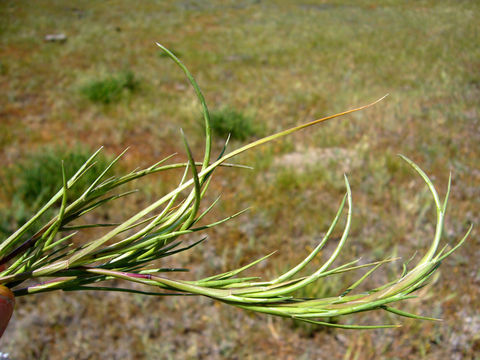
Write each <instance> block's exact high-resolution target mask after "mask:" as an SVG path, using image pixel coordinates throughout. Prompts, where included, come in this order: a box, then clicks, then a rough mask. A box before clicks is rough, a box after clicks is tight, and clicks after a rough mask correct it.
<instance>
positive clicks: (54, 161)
mask: <svg viewBox="0 0 480 360" xmlns="http://www.w3.org/2000/svg"><path fill="white" fill-rule="evenodd" d="M90 156H91V153H90V152H89V150H87V149H85V148H81V147H75V148H72V149H65V148H62V147H54V148H52V147H47V148H41V149H37V150H36V151H35V152H34V153H31V154H29V155H27V156H26V157H25V159H24V160H23V161H21V162H20V163H17V164H16V165H15V166H14V167H13V168H11V169H10V171H9V173H7V174H6V175H5V176H6V177H7V178H8V179H10V180H11V181H10V183H11V185H10V187H11V189H10V193H12V194H14V195H15V196H16V197H18V198H20V199H21V200H22V201H23V202H24V203H25V204H29V205H30V206H32V204H35V203H38V204H42V203H45V202H46V201H48V199H50V198H51V197H52V196H53V195H54V194H55V192H56V191H57V190H58V189H59V188H61V187H62V172H61V166H60V165H61V163H62V161H63V162H64V169H65V175H66V176H67V177H68V178H70V177H72V176H73V174H74V173H75V172H76V171H77V170H78V169H79V168H80V167H81V166H82V165H83V164H84V163H85V162H86V161H87V160H88V158H90ZM109 161H110V160H109V159H107V158H106V157H105V156H104V155H103V154H100V156H98V157H97V159H96V162H95V164H93V165H92V167H91V169H90V171H89V172H88V173H87V174H85V176H84V177H83V178H82V179H80V180H79V181H78V183H77V184H76V185H75V187H73V188H72V189H71V190H70V194H71V196H72V197H79V196H80V195H81V193H82V192H83V191H85V190H86V188H87V186H88V184H91V183H92V182H93V181H94V180H95V179H96V178H97V177H98V176H99V175H100V174H101V172H102V171H103V169H104V168H105V166H106V165H107V164H108V163H109Z"/></svg>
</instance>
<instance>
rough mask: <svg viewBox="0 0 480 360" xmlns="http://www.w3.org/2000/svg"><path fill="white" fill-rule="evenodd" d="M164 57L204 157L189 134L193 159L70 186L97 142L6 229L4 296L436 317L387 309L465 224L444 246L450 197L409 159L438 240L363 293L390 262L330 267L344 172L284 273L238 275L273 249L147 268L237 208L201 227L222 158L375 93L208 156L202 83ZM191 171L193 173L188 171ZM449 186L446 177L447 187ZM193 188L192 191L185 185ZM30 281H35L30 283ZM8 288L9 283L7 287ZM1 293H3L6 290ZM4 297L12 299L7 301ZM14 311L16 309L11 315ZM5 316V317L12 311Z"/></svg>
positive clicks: (294, 314)
mask: <svg viewBox="0 0 480 360" xmlns="http://www.w3.org/2000/svg"><path fill="white" fill-rule="evenodd" d="M158 46H159V47H161V48H162V49H163V50H164V51H165V52H166V53H167V54H168V56H169V57H170V58H171V59H172V60H173V61H174V62H175V63H176V64H177V65H178V66H179V67H180V68H181V69H182V70H183V71H184V73H185V75H186V76H187V78H188V80H189V81H190V83H191V84H192V86H193V88H194V90H195V92H196V95H197V97H198V99H199V101H200V103H201V105H202V108H203V116H204V121H205V139H206V142H205V153H204V156H203V160H202V161H201V162H197V161H195V159H194V156H193V154H192V152H191V150H190V147H189V145H188V142H187V140H186V138H185V136H184V135H183V133H182V136H183V142H184V146H185V151H186V154H187V157H188V161H187V162H185V163H169V161H170V160H171V158H172V156H169V157H167V158H165V159H163V160H161V161H159V162H158V163H156V164H154V165H152V166H150V167H148V168H146V169H142V170H135V171H132V172H131V173H128V174H126V175H123V176H118V177H117V176H114V177H110V178H107V174H108V172H109V170H110V169H111V168H112V167H113V166H114V165H115V164H116V163H117V162H118V161H119V159H120V158H121V156H122V155H123V153H122V154H121V155H120V156H118V157H117V158H116V159H115V160H113V161H112V162H111V163H110V164H108V165H107V166H106V168H105V169H104V171H103V172H102V173H101V174H100V175H99V176H98V177H97V178H96V179H95V180H93V181H92V182H91V183H90V184H89V185H88V187H87V189H86V190H85V191H84V192H83V193H80V195H76V196H73V195H72V194H73V191H72V189H74V188H75V185H76V184H77V182H78V181H79V179H81V178H82V177H84V176H85V174H86V173H87V172H88V171H89V170H90V169H91V167H92V165H93V164H94V162H95V159H96V157H97V156H98V154H99V152H100V150H98V151H97V152H96V153H95V154H93V155H92V156H91V157H90V158H89V159H88V160H87V161H86V162H85V163H84V164H83V165H82V166H81V167H80V168H79V169H78V171H77V172H76V173H75V175H73V176H72V177H71V178H70V179H67V177H66V174H65V170H64V168H63V164H62V166H61V167H60V166H59V170H61V172H60V171H59V173H60V174H61V175H62V179H63V180H62V183H63V186H62V187H61V189H59V190H58V192H57V193H56V194H55V195H54V196H53V197H52V198H51V199H50V200H49V201H48V202H47V203H46V204H45V205H44V206H43V207H42V208H41V209H40V210H39V211H38V212H37V213H36V214H35V215H34V216H33V217H32V218H31V219H30V220H29V221H28V222H27V223H25V224H24V225H23V226H21V227H20V228H19V229H18V230H17V231H16V232H15V233H13V234H12V235H11V236H10V237H8V238H7V239H5V240H3V241H2V242H1V243H0V264H8V267H7V268H6V269H4V270H3V271H0V285H2V289H3V291H4V293H3V294H4V296H6V299H9V298H11V299H13V297H12V296H11V293H9V292H8V291H10V290H9V289H11V290H12V293H13V294H14V295H15V296H25V295H31V294H36V293H41V292H48V291H56V290H63V291H91V290H97V291H98V290H105V291H123V292H131V293H141V294H148V295H158V296H161V295H171V294H190V295H203V296H207V297H210V298H212V299H215V300H218V301H221V302H224V303H226V304H229V305H233V306H236V307H239V308H242V309H246V310H252V311H256V312H262V313H266V314H271V315H277V316H282V317H289V318H295V319H298V320H301V321H305V322H310V323H315V324H321V325H325V326H334V327H340V328H350V329H371V328H382V327H395V326H397V325H372V326H363V325H342V324H337V323H331V322H328V320H327V319H329V318H331V317H340V316H343V315H349V314H353V313H357V312H362V311H370V310H377V309H380V310H386V311H389V312H392V313H395V314H398V315H401V316H407V317H413V318H417V319H426V320H434V319H431V318H425V317H421V316H417V315H413V314H409V313H406V312H404V311H401V310H398V309H395V308H392V307H390V304H391V303H394V302H398V301H401V300H406V299H409V298H412V297H414V296H413V295H411V294H412V293H413V292H415V291H416V290H418V289H419V288H420V287H422V286H424V285H425V283H426V281H427V280H428V279H429V278H430V276H431V275H432V274H433V273H434V271H435V270H436V269H437V268H438V266H439V265H440V262H441V261H442V260H443V259H444V258H445V257H447V256H448V255H450V254H451V253H452V252H453V251H454V250H455V249H456V248H457V247H458V246H460V245H461V243H462V242H463V241H465V239H466V238H467V236H468V234H469V232H470V230H469V232H468V233H467V235H465V237H464V238H463V239H462V240H461V241H460V242H459V244H458V245H457V246H455V247H454V248H453V249H451V250H449V251H447V249H446V247H444V248H443V249H441V250H440V251H438V247H439V244H440V240H441V236H442V230H443V221H444V215H445V211H446V205H447V199H448V193H449V190H448V191H447V196H446V198H445V200H444V201H443V202H440V199H439V196H438V194H437V192H436V190H435V188H434V186H433V184H432V182H431V181H430V179H429V178H428V177H427V175H426V174H425V173H424V172H423V171H422V170H421V169H420V168H419V167H418V166H417V165H416V164H414V163H413V162H412V161H410V160H409V159H407V158H404V160H405V161H406V162H407V163H408V164H410V165H411V166H412V167H413V169H414V170H415V171H416V172H417V173H418V174H419V175H420V176H421V177H422V178H423V180H424V181H425V183H426V184H427V186H428V188H429V190H430V192H431V194H432V196H433V198H434V201H435V206H436V213H437V226H436V232H435V236H434V239H433V241H432V244H431V246H430V248H429V250H428V252H427V253H426V254H425V255H424V257H423V258H422V259H421V260H420V261H419V263H418V264H417V265H416V266H415V267H413V268H412V269H411V270H407V267H406V265H405V266H404V272H403V274H402V276H401V277H400V278H399V279H397V280H395V281H392V282H390V283H387V284H385V285H384V286H381V287H378V288H376V289H371V290H369V291H366V292H361V293H354V291H355V289H356V288H357V287H358V286H359V285H360V284H361V283H362V281H363V280H364V279H365V278H366V277H367V276H369V275H370V274H371V273H372V272H373V271H375V270H376V269H378V268H379V267H380V266H381V265H382V264H385V263H388V262H391V261H393V260H394V259H391V258H389V259H385V260H382V261H376V262H372V263H369V264H362V265H359V264H358V260H355V261H352V262H350V263H347V264H344V265H340V266H337V267H332V265H333V262H334V261H335V260H336V258H337V257H338V255H339V253H340V251H341V250H342V248H343V247H344V245H345V243H346V240H347V238H348V234H349V230H350V224H351V219H352V195H351V191H350V185H349V182H348V179H347V177H345V188H346V194H345V196H344V197H343V199H342V200H341V202H340V205H339V209H338V212H337V213H336V215H335V217H334V219H333V221H332V224H331V226H330V228H329V229H328V231H327V233H326V235H325V236H324V238H323V239H322V240H321V242H320V243H319V244H318V246H317V247H316V248H315V249H314V250H313V251H312V252H311V253H310V254H309V255H308V256H307V257H306V258H305V259H304V260H303V261H302V262H300V263H299V264H298V265H297V266H295V267H294V268H292V269H291V270H289V271H287V272H286V273H284V274H282V275H280V276H278V277H276V278H274V279H271V280H266V281H265V280H261V279H259V278H258V277H239V276H238V275H239V274H240V273H241V272H242V271H244V270H246V269H247V268H250V267H252V266H254V265H256V264H257V263H258V262H260V261H262V260H264V259H266V258H267V257H269V256H270V255H267V256H265V257H263V258H261V259H259V260H256V261H254V262H252V263H250V264H248V265H246V266H244V267H241V268H239V269H235V270H232V271H229V272H226V273H223V274H218V275H213V276H210V277H207V278H204V279H200V280H192V281H180V280H175V279H173V278H170V277H169V278H167V277H164V276H163V275H164V273H166V272H168V273H172V272H175V271H183V270H184V269H171V268H149V267H148V266H149V264H151V263H152V262H154V261H155V260H159V259H162V258H164V257H167V256H171V255H174V254H176V253H179V252H182V251H186V250H189V249H191V248H193V247H195V246H197V245H199V244H200V243H201V242H202V241H198V242H196V243H194V244H192V245H189V246H183V247H182V246H181V243H182V236H183V235H187V234H192V233H194V232H199V231H202V230H205V229H208V228H211V227H213V226H217V225H220V224H222V223H223V222H225V221H227V220H229V219H231V218H233V217H235V216H237V215H239V214H234V215H231V216H228V217H226V218H224V219H221V220H219V221H216V222H214V223H210V224H207V225H199V224H200V222H201V220H202V219H203V218H204V216H205V215H206V214H207V213H208V212H209V211H210V210H211V209H212V208H213V206H215V204H216V201H215V202H214V203H213V204H211V205H209V206H208V207H207V208H206V210H204V211H203V212H201V211H200V208H201V201H202V199H203V198H204V195H205V193H206V191H207V189H208V186H209V184H210V181H211V179H212V176H213V175H214V172H215V169H216V168H217V167H219V166H235V165H229V164H226V161H227V160H229V159H231V158H232V157H234V156H236V155H238V154H240V153H242V152H245V151H247V150H251V149H254V148H256V147H257V146H260V145H262V144H265V143H268V142H270V141H273V140H276V139H279V138H281V137H284V136H286V135H289V134H291V133H293V132H295V131H299V130H301V129H304V128H307V127H309V126H313V125H315V124H318V123H321V122H323V121H326V120H329V119H333V118H336V117H339V116H342V115H346V114H349V113H352V112H355V111H359V110H363V109H365V108H368V107H369V106H372V105H374V104H376V103H377V102H378V101H380V100H381V99H380V100H378V101H376V102H374V103H372V104H369V105H366V106H362V107H359V108H356V109H353V110H349V111H345V112H343V113H339V114H335V115H332V116H328V117H325V118H322V119H318V120H315V121H312V122H310V123H306V124H303V125H300V126H296V127H294V128H291V129H288V130H285V131H282V132H279V133H277V134H274V135H270V136H267V137H265V138H262V139H260V140H257V141H254V142H252V143H250V144H247V145H245V146H243V147H241V148H239V149H236V150H233V151H231V152H227V150H226V149H227V144H228V139H227V141H226V144H225V146H224V148H223V150H222V151H221V153H220V154H219V156H218V157H217V158H216V159H215V160H212V159H211V142H212V140H211V126H210V115H209V112H208V108H207V105H206V103H205V99H204V97H203V95H202V92H201V91H200V88H199V87H198V84H197V83H196V81H195V80H194V78H193V76H192V75H191V74H190V72H189V71H188V69H187V68H186V67H185V66H184V65H183V63H182V62H180V60H179V59H178V58H177V57H176V56H175V55H174V54H173V53H171V52H170V51H169V50H168V49H166V48H164V47H163V46H162V45H160V44H158ZM176 168H183V169H184V174H183V177H182V178H181V179H180V182H179V184H178V186H177V187H176V188H175V189H174V190H172V191H171V192H170V193H168V194H166V195H164V196H163V197H161V198H160V199H158V200H156V201H154V202H153V203H152V204H150V205H149V206H147V207H146V208H145V209H143V210H140V211H138V212H137V213H136V214H134V215H132V216H131V217H130V218H128V219H126V220H124V221H123V222H122V223H120V224H89V225H77V224H75V223H74V222H75V221H76V220H78V219H79V218H82V217H83V216H84V215H85V214H87V213H89V212H91V211H93V210H94V209H96V208H98V207H100V206H106V205H107V204H111V203H112V202H113V201H115V200H116V199H118V198H120V197H124V196H129V195H131V194H132V193H133V192H131V191H130V192H124V193H116V192H115V191H116V190H117V189H118V188H119V187H120V186H122V185H124V184H126V183H129V182H131V181H133V180H135V179H138V178H141V177H145V176H148V175H150V174H153V173H157V172H163V171H168V170H171V169H176ZM189 177H190V178H189ZM449 189H450V185H449ZM185 191H187V195H184V192H185ZM55 204H60V205H59V210H58V212H57V214H56V215H55V216H53V217H52V218H51V219H50V220H49V221H46V222H45V223H43V224H42V226H41V227H40V230H39V231H38V232H37V233H36V234H35V235H33V236H32V237H26V236H25V234H26V233H27V232H28V230H30V229H31V228H32V227H34V226H35V225H38V223H39V221H41V217H42V215H44V214H45V213H46V211H47V210H49V209H51V208H53V207H54V206H55ZM345 205H347V211H346V212H347V213H346V224H345V228H344V230H343V234H342V236H341V239H340V241H339V243H338V245H337V247H336V249H335V251H334V252H333V254H332V256H331V257H330V258H329V259H327V260H326V262H325V263H324V265H322V266H321V267H320V268H319V269H317V270H316V271H315V272H313V273H312V274H310V275H308V276H303V277H299V276H298V275H297V274H298V273H299V272H300V271H302V270H303V269H304V268H305V267H306V266H307V264H308V263H310V262H311V260H312V259H313V258H314V257H315V256H316V255H317V254H318V253H319V252H320V250H321V249H322V248H323V246H324V245H325V244H326V243H327V241H328V239H329V237H330V236H331V234H332V232H333V231H334V229H335V227H336V225H337V223H338V221H339V219H340V218H341V216H342V214H343V213H344V210H345ZM100 226H107V227H108V228H109V230H108V231H107V232H106V233H105V234H104V235H102V236H100V237H99V238H97V239H92V240H90V241H89V242H87V243H85V244H81V245H77V244H75V243H74V242H72V239H73V238H74V236H75V234H76V233H75V232H74V231H81V229H82V228H85V227H100ZM368 267H371V269H370V270H369V271H368V272H367V273H366V274H365V275H364V276H362V277H361V278H360V279H359V280H358V281H356V282H355V283H354V284H352V285H351V286H349V287H348V288H347V290H346V291H345V292H343V293H342V294H339V295H338V296H337V297H332V298H324V299H305V298H298V297H295V292H296V291H298V290H301V289H302V288H304V287H305V286H307V285H309V284H311V283H312V282H315V281H327V277H329V276H334V275H336V274H340V273H343V272H347V271H354V270H358V269H361V268H368ZM111 279H120V280H125V281H130V282H136V283H140V284H143V285H146V286H148V287H155V288H156V289H158V290H159V291H154V292H152V291H147V290H145V291H144V290H134V289H130V288H127V287H122V286H121V285H120V287H112V286H108V285H104V283H105V282H106V281H108V280H111ZM32 282H33V283H32ZM7 290H8V291H7ZM2 299H3V298H2ZM5 301H7V300H5ZM5 304H6V305H5V310H2V311H3V313H2V314H3V315H4V316H2V318H1V321H2V322H1V324H0V325H3V324H5V326H6V324H7V323H8V319H9V316H10V315H11V311H12V310H13V303H5ZM9 312H10V315H8V314H9ZM7 315H8V316H7Z"/></svg>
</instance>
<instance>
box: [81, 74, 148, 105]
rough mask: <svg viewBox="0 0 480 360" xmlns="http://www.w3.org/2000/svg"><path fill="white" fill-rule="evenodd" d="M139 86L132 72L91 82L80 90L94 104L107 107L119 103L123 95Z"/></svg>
mask: <svg viewBox="0 0 480 360" xmlns="http://www.w3.org/2000/svg"><path fill="white" fill-rule="evenodd" d="M139 86H140V83H139V80H138V79H137V78H135V75H134V73H133V72H132V71H125V72H123V73H120V74H119V75H117V76H111V75H110V76H108V77H106V78H104V79H101V80H92V81H91V82H88V83H86V84H85V85H83V86H82V88H81V89H80V91H81V93H82V94H83V95H84V96H85V97H86V98H87V99H88V100H90V101H92V102H94V103H99V104H104V105H108V104H111V103H114V102H117V101H119V100H120V99H121V98H122V96H123V95H124V94H125V93H133V92H135V91H137V90H138V88H139Z"/></svg>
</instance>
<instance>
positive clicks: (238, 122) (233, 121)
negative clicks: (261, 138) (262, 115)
mask: <svg viewBox="0 0 480 360" xmlns="http://www.w3.org/2000/svg"><path fill="white" fill-rule="evenodd" d="M210 126H211V127H212V131H213V133H214V134H216V135H217V136H219V137H222V138H225V137H227V136H230V137H231V138H232V139H235V140H247V139H248V138H250V137H252V136H255V135H257V134H258V133H259V129H258V126H255V124H254V122H253V119H252V118H251V117H250V116H247V115H245V114H243V113H242V112H240V111H238V110H236V109H233V108H230V107H224V108H222V109H219V110H216V111H213V112H212V113H211V115H210Z"/></svg>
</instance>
